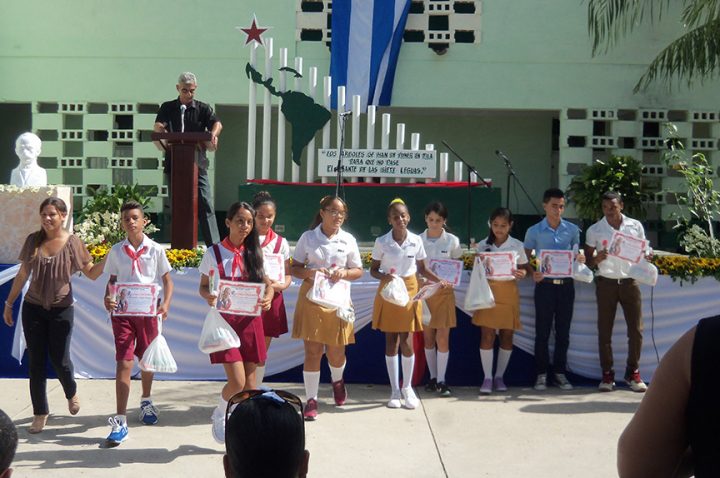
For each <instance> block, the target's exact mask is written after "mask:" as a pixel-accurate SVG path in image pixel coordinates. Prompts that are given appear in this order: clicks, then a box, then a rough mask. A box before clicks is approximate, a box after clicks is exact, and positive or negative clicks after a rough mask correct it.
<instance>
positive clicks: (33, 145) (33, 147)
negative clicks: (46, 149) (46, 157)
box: [10, 133, 47, 186]
mask: <svg viewBox="0 0 720 478" xmlns="http://www.w3.org/2000/svg"><path fill="white" fill-rule="evenodd" d="M41 146H42V141H40V138H39V137H38V136H37V135H35V134H33V133H23V134H21V135H20V136H18V139H17V140H15V154H17V157H18V158H19V159H20V162H19V163H18V167H17V168H15V169H13V170H12V173H11V175H10V184H12V185H13V186H47V171H45V170H44V169H43V168H41V167H40V166H38V163H37V158H38V156H40V148H41Z"/></svg>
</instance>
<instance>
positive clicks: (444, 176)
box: [439, 153, 450, 183]
mask: <svg viewBox="0 0 720 478" xmlns="http://www.w3.org/2000/svg"><path fill="white" fill-rule="evenodd" d="M448 156H449V154H448V153H440V175H439V176H440V182H441V183H445V182H447V180H448V163H449V162H450V160H449V158H448Z"/></svg>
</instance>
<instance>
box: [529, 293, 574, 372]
mask: <svg viewBox="0 0 720 478" xmlns="http://www.w3.org/2000/svg"><path fill="white" fill-rule="evenodd" d="M574 305H575V285H574V284H573V281H572V280H566V281H565V282H564V283H563V284H558V285H556V284H553V283H551V282H539V283H537V284H536V285H535V371H536V373H537V374H541V373H547V371H548V362H549V356H550V354H549V352H548V340H549V339H550V331H551V330H552V325H553V321H554V322H555V354H554V356H553V371H554V372H555V373H565V369H566V367H567V351H568V346H569V345H570V321H571V320H572V314H573V306H574Z"/></svg>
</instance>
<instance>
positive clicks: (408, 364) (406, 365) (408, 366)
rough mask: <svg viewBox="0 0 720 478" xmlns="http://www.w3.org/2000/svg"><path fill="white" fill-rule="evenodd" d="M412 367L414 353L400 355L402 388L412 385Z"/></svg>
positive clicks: (413, 364) (413, 366)
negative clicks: (407, 355)
mask: <svg viewBox="0 0 720 478" xmlns="http://www.w3.org/2000/svg"><path fill="white" fill-rule="evenodd" d="M413 368H415V354H413V355H411V356H409V357H406V356H404V355H403V356H402V369H403V388H410V387H412V377H413Z"/></svg>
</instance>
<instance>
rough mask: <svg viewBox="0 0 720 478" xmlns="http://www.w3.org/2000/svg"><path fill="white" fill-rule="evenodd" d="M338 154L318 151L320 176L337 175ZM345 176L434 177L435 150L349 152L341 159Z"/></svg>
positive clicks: (327, 150) (435, 166)
mask: <svg viewBox="0 0 720 478" xmlns="http://www.w3.org/2000/svg"><path fill="white" fill-rule="evenodd" d="M337 155H338V151H337V150H336V149H319V150H318V176H335V175H336V174H337V171H336V169H335V168H337V162H338V157H337ZM342 166H343V175H345V176H373V177H380V178H434V177H435V175H436V173H437V152H436V151H414V150H409V149H387V150H386V149H346V150H344V151H343V157H342Z"/></svg>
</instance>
